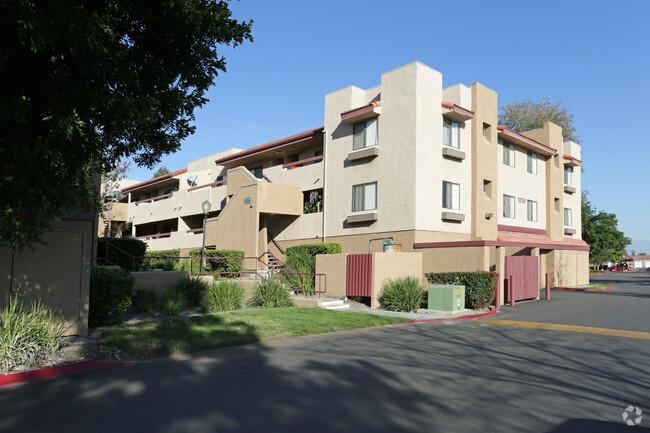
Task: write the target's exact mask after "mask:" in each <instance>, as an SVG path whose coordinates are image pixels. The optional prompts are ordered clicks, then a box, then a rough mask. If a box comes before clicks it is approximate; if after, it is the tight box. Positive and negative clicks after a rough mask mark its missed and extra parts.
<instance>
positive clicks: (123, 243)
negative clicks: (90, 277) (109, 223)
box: [97, 238, 147, 271]
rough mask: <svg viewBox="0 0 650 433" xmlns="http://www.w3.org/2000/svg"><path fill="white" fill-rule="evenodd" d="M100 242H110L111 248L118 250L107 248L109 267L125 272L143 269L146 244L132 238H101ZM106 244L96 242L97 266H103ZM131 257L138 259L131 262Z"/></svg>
mask: <svg viewBox="0 0 650 433" xmlns="http://www.w3.org/2000/svg"><path fill="white" fill-rule="evenodd" d="M101 240H106V241H108V242H110V243H111V244H112V245H113V246H115V247H117V248H119V249H120V250H122V251H123V252H122V251H120V250H118V249H116V248H113V247H111V246H109V247H108V262H109V263H107V264H109V265H111V264H112V265H115V266H119V267H121V268H122V269H126V270H127V271H139V270H142V269H143V268H144V259H143V258H142V256H144V254H145V252H146V251H147V244H145V243H144V242H143V241H141V240H139V239H132V238H102V239H101ZM106 249H107V246H106V243H105V242H98V243H97V258H98V259H100V260H99V264H104V261H103V260H101V259H105V258H107V257H106ZM133 257H139V258H136V259H135V260H133Z"/></svg>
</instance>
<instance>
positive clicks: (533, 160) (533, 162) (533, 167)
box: [527, 150, 537, 174]
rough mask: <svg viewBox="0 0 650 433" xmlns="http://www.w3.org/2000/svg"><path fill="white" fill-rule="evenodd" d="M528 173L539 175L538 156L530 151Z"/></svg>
mask: <svg viewBox="0 0 650 433" xmlns="http://www.w3.org/2000/svg"><path fill="white" fill-rule="evenodd" d="M527 169H528V173H532V174H537V154H535V153H533V152H531V151H530V150H529V151H528V164H527Z"/></svg>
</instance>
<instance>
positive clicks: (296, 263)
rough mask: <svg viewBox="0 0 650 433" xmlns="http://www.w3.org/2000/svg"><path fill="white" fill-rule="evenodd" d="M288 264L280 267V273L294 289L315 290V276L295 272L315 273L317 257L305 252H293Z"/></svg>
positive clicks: (288, 258)
mask: <svg viewBox="0 0 650 433" xmlns="http://www.w3.org/2000/svg"><path fill="white" fill-rule="evenodd" d="M286 265H287V266H286V267H282V269H280V273H281V274H282V277H283V278H284V279H285V280H286V281H287V282H288V283H289V285H290V286H291V288H292V289H293V290H295V291H297V290H305V291H307V292H309V291H313V290H314V286H315V277H314V276H313V275H295V274H293V272H297V273H301V274H313V273H314V272H316V258H315V257H313V256H310V255H308V254H306V253H304V252H301V253H298V254H292V255H291V256H289V257H287V262H286ZM303 281H304V284H303ZM312 293H313V292H312Z"/></svg>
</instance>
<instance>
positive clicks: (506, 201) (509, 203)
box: [503, 194, 515, 218]
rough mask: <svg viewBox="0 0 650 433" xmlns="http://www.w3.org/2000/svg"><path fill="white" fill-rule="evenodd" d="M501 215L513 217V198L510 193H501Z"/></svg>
mask: <svg viewBox="0 0 650 433" xmlns="http://www.w3.org/2000/svg"><path fill="white" fill-rule="evenodd" d="M503 216H504V217H505V218H514V217H515V198H514V197H513V196H511V195H505V194H504V195H503Z"/></svg>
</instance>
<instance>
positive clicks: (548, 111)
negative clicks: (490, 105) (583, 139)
mask: <svg viewBox="0 0 650 433" xmlns="http://www.w3.org/2000/svg"><path fill="white" fill-rule="evenodd" d="M547 121H551V122H553V123H555V124H556V125H558V126H560V127H561V128H562V137H563V138H564V140H565V141H568V140H571V141H575V142H576V143H580V138H578V136H577V134H576V130H575V127H574V126H573V114H571V113H570V112H569V110H568V109H567V108H565V107H563V106H562V103H561V102H556V103H552V102H550V101H549V100H548V98H543V99H542V100H541V101H538V102H533V101H531V100H528V99H525V100H523V101H514V102H513V103H511V104H508V105H505V106H503V107H501V112H500V113H499V124H501V125H503V126H506V127H508V128H510V129H512V130H513V131H517V132H524V131H529V130H531V129H537V128H542V127H543V126H544V123H545V122H547Z"/></svg>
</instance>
